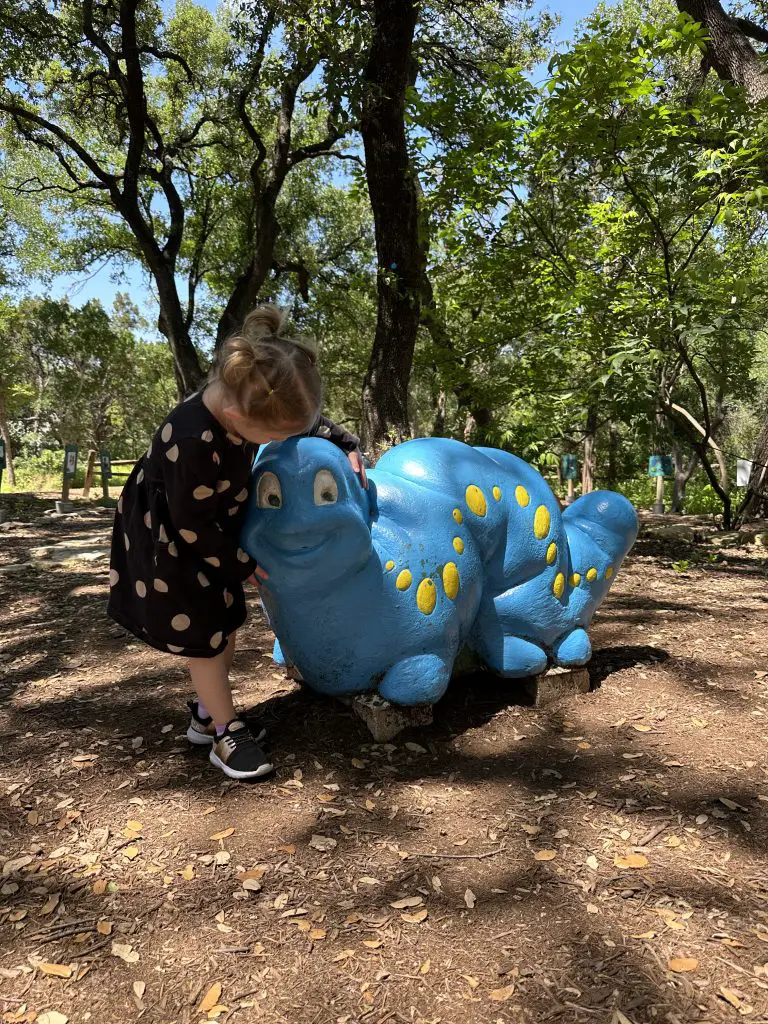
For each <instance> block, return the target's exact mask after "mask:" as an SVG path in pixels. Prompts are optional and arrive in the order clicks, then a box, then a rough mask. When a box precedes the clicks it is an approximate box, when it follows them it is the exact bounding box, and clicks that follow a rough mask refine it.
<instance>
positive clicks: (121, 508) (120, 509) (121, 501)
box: [117, 494, 123, 512]
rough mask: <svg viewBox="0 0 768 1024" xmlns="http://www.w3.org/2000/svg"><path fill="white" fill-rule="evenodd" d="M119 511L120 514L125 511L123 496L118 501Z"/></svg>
mask: <svg viewBox="0 0 768 1024" xmlns="http://www.w3.org/2000/svg"><path fill="white" fill-rule="evenodd" d="M117 511H118V512H122V511H123V496H122V494H121V495H120V497H119V498H118V499H117Z"/></svg>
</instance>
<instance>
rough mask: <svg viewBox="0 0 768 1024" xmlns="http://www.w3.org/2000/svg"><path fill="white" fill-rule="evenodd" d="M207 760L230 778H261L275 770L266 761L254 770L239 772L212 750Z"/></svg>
mask: <svg viewBox="0 0 768 1024" xmlns="http://www.w3.org/2000/svg"><path fill="white" fill-rule="evenodd" d="M208 760H209V761H210V762H211V764H213V765H215V766H216V767H217V768H220V769H221V770H222V771H223V772H224V774H225V775H226V776H228V777H229V778H230V779H239V780H243V779H263V778H264V777H265V776H266V775H271V773H272V772H273V771H274V770H275V766H274V765H273V764H270V763H269V762H266V763H265V764H260V765H259V767H258V768H257V769H256V771H255V772H239V771H237V770H236V769H234V768H230V767H229V765H228V764H225V763H224V761H222V760H221V758H220V757H219V755H218V754H216V753H214V751H213V750H212V751H211V752H210V754H209V755H208Z"/></svg>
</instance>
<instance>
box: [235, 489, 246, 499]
mask: <svg viewBox="0 0 768 1024" xmlns="http://www.w3.org/2000/svg"><path fill="white" fill-rule="evenodd" d="M247 497H248V490H247V488H245V487H244V488H243V489H242V491H240V493H239V494H236V495H235V501H245V499H246V498H247Z"/></svg>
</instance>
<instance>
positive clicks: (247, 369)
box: [219, 337, 256, 391]
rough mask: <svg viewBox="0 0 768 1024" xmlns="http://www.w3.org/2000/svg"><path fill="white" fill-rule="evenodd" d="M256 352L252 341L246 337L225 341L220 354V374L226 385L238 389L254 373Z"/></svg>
mask: <svg viewBox="0 0 768 1024" xmlns="http://www.w3.org/2000/svg"><path fill="white" fill-rule="evenodd" d="M255 365H256V353H255V351H254V349H253V345H252V344H251V342H250V341H249V340H248V339H247V338H244V337H234V338H230V339H229V340H228V341H225V342H224V344H223V345H222V349H221V354H220V356H219V376H220V377H221V380H222V382H223V383H224V384H225V385H226V387H228V388H231V389H233V390H235V391H236V390H238V388H239V387H240V385H241V384H242V383H243V381H245V380H247V379H248V378H249V377H250V376H251V374H252V373H253V368H254V366H255Z"/></svg>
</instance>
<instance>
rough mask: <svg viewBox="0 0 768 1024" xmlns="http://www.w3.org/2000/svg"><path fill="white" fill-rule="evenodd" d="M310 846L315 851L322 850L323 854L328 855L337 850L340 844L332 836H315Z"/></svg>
mask: <svg viewBox="0 0 768 1024" xmlns="http://www.w3.org/2000/svg"><path fill="white" fill-rule="evenodd" d="M309 845H310V846H311V847H312V849H313V850H320V852H321V853H328V852H329V851H330V850H335V849H336V847H337V846H338V845H339V844H338V842H337V841H336V840H335V839H332V838H331V837H330V836H320V835H313V836H312V838H311V839H310V841H309Z"/></svg>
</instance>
